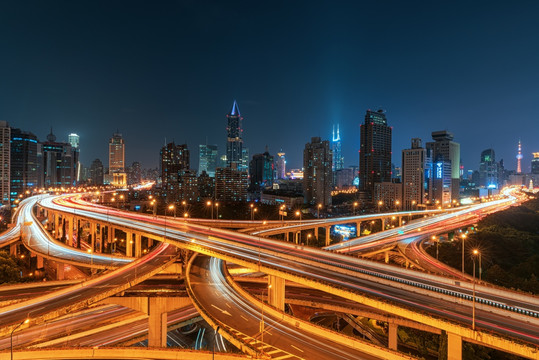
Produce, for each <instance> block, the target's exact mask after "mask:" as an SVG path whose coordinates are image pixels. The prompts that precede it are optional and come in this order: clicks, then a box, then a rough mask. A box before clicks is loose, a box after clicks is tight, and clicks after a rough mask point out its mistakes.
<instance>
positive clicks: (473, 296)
mask: <svg viewBox="0 0 539 360" xmlns="http://www.w3.org/2000/svg"><path fill="white" fill-rule="evenodd" d="M477 255H479V256H481V254H480V253H479V250H477V249H474V250H473V257H472V259H473V273H472V274H473V275H472V276H473V277H472V278H473V291H472V330H474V331H475V257H476V256H477Z"/></svg>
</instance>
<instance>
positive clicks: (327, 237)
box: [326, 226, 331, 246]
mask: <svg viewBox="0 0 539 360" xmlns="http://www.w3.org/2000/svg"><path fill="white" fill-rule="evenodd" d="M330 229H331V226H326V246H329V243H330V242H331V238H330V237H329V230H330Z"/></svg>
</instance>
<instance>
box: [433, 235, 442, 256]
mask: <svg viewBox="0 0 539 360" xmlns="http://www.w3.org/2000/svg"><path fill="white" fill-rule="evenodd" d="M432 240H434V241H436V260H438V244H439V243H440V241H439V240H438V239H437V238H436V235H432Z"/></svg>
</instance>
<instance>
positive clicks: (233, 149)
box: [226, 100, 248, 169]
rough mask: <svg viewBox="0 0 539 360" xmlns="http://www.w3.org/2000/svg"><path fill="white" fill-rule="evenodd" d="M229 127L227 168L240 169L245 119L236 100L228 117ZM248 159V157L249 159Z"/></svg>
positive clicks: (227, 128) (227, 129)
mask: <svg viewBox="0 0 539 360" xmlns="http://www.w3.org/2000/svg"><path fill="white" fill-rule="evenodd" d="M226 118H227V120H228V125H227V127H226V132H227V143H226V159H227V160H226V161H227V167H230V168H233V169H238V168H239V167H241V165H242V156H243V152H242V148H243V139H242V136H243V129H242V126H241V123H242V121H243V118H242V117H241V114H240V109H239V108H238V104H237V103H236V100H234V104H232V109H231V110H230V113H228V114H227V116H226ZM247 159H248V157H247Z"/></svg>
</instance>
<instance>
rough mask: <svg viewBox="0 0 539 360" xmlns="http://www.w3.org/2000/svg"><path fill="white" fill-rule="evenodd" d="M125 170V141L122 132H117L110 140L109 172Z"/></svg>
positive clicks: (122, 171)
mask: <svg viewBox="0 0 539 360" xmlns="http://www.w3.org/2000/svg"><path fill="white" fill-rule="evenodd" d="M124 172H125V143H124V139H123V138H122V134H120V133H119V132H116V133H114V134H113V135H112V137H111V138H110V140H109V173H110V174H114V173H124Z"/></svg>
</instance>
